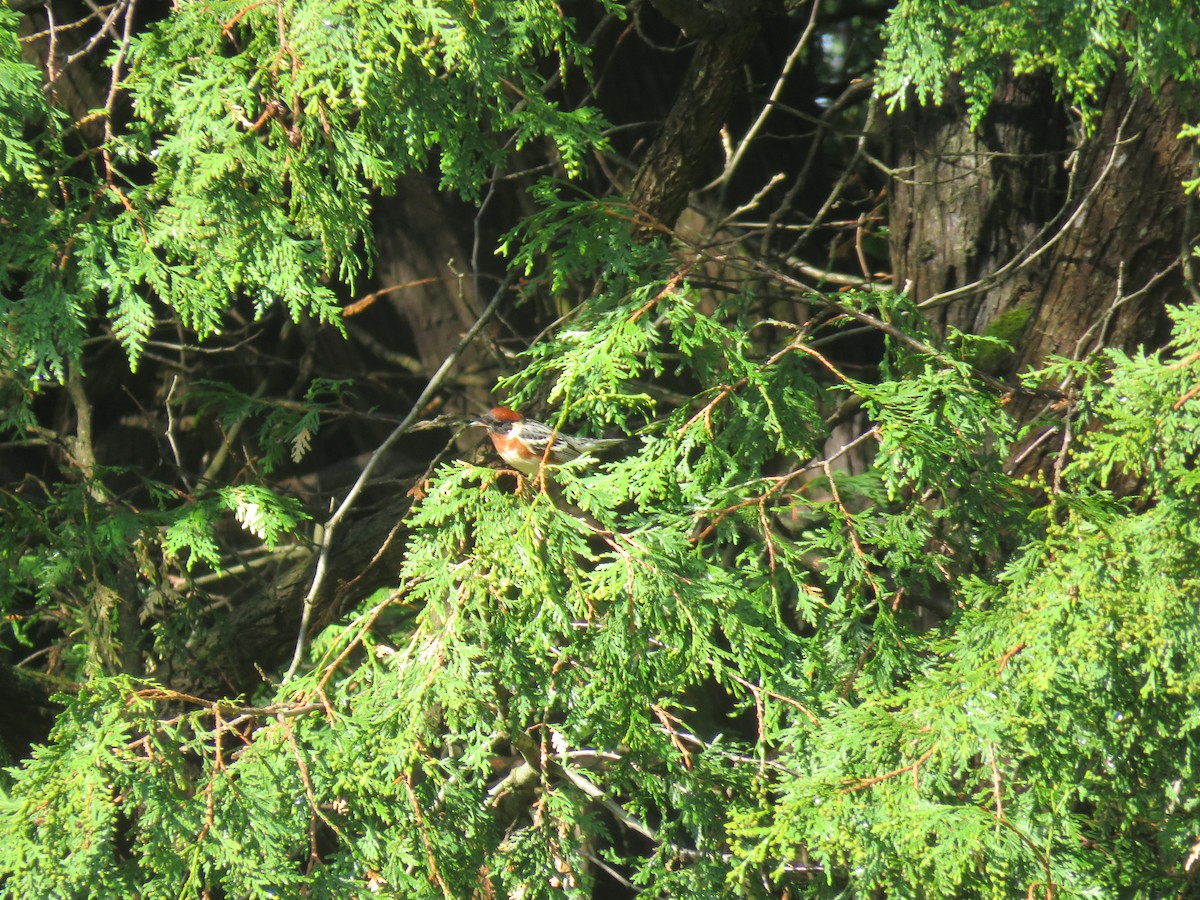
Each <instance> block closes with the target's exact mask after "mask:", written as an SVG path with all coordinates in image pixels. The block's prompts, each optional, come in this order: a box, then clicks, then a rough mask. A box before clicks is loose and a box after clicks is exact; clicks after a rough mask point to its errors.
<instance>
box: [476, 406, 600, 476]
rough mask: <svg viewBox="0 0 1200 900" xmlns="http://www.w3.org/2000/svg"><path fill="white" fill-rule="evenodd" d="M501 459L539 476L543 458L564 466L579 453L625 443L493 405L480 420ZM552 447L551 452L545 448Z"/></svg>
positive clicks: (527, 473) (550, 462)
mask: <svg viewBox="0 0 1200 900" xmlns="http://www.w3.org/2000/svg"><path fill="white" fill-rule="evenodd" d="M475 424H476V425H482V426H483V427H484V428H486V429H487V431H488V437H490V438H491V439H492V444H493V445H494V446H495V447H496V452H497V453H499V454H500V456H501V458H503V460H504V461H505V462H506V463H508V464H509V465H510V466H512V467H513V468H514V469H516V470H517V471H518V472H520V473H522V474H523V475H536V474H537V472H538V468H539V467H540V466H541V464H542V461H543V460H545V461H546V463H547V464H548V465H552V466H553V465H561V464H562V463H565V462H570V461H571V460H573V459H578V458H579V457H580V456H583V455H585V454H589V453H592V452H593V451H597V450H604V449H606V448H608V447H615V446H617V445H618V444H621V443H623V441H622V440H621V439H620V438H585V437H577V436H575V435H570V434H561V433H559V432H556V431H555V430H554V429H553V428H551V427H550V426H549V425H546V424H544V423H542V422H538V421H536V420H534V419H527V418H525V417H524V416H523V415H521V414H520V413H519V412H517V411H516V410H512V409H509V408H508V407H506V406H494V407H492V408H491V409H490V410H488V411H487V412H486V413H484V414H483V415H482V416H480V417H479V418H478V419H476V420H475ZM547 447H549V448H550V451H549V453H547V452H546V448H547Z"/></svg>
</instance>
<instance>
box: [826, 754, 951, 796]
mask: <svg viewBox="0 0 1200 900" xmlns="http://www.w3.org/2000/svg"><path fill="white" fill-rule="evenodd" d="M936 751H937V744H936V743H935V744H934V745H933V746H932V747H930V748H929V749H928V750H926V751H925V752H924V753H922V754H921V755H920V757H919V758H917V759H915V760H913V761H912V762H911V763H909V764H908V765H907V766H902V767H900V768H899V769H893V770H892V771H891V772H885V773H884V774H882V775H876V776H874V777H873V778H860V779H858V780H857V781H855V782H853V783H851V784H848V785H846V786H845V787H844V788H842V790H841V793H843V794H850V793H853V792H854V791H861V790H862V789H863V788H868V787H871V785H874V784H879V783H880V782H881V781H887V780H889V779H891V778H895V777H896V776H898V775H903V774H904V773H906V772H913V773H914V774H915V773H916V771H917V770H918V769H919V768H921V766H923V765H924V764H925V763H926V762H928V760H929V758H930V757H931V756H933V754H934V753H935V752H936Z"/></svg>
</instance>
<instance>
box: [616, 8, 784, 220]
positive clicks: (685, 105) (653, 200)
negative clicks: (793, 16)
mask: <svg viewBox="0 0 1200 900" xmlns="http://www.w3.org/2000/svg"><path fill="white" fill-rule="evenodd" d="M763 5H764V4H763V3H760V2H751V3H745V4H726V5H725V6H721V5H719V4H711V3H710V4H706V3H699V2H697V3H686V2H666V3H662V2H659V3H655V7H656V8H657V9H658V10H659V12H661V13H662V14H663V15H664V16H666V17H667V18H669V19H671V20H672V21H673V22H675V24H677V25H679V27H680V28H681V29H682V30H683V31H684V32H685V33H686V34H688V36H689V37H695V38H697V42H696V50H695V53H694V54H693V56H692V61H691V64H690V65H689V66H688V70H687V74H686V75H685V76H684V81H683V85H682V86H681V87H680V89H679V92H678V93H677V94H676V96H675V102H674V104H673V105H672V107H671V112H670V113H669V114H668V116H667V119H666V121H665V122H664V123H663V127H662V131H661V132H660V133H659V135H658V137H657V138H655V140H654V142H653V143H652V144H651V145H650V148H649V149H648V150H647V151H646V155H645V157H644V158H643V159H642V162H641V165H640V166H639V167H638V171H637V174H636V175H635V176H634V179H633V185H632V187H631V188H630V193H629V199H630V203H631V204H632V205H633V207H634V208H635V209H636V210H638V211H639V213H641V214H642V215H644V216H645V217H646V219H647V220H648V222H650V223H656V224H662V225H665V226H667V227H671V226H673V225H674V223H675V221H676V219H678V218H679V214H680V213H681V212H683V209H684V207H685V206H686V205H687V200H688V194H690V193H691V191H692V189H693V188H695V187H696V185H697V182H698V181H699V179H700V176H701V173H702V172H703V171H704V167H705V165H706V164H708V163H709V161H710V160H711V153H712V149H713V147H714V139H715V138H716V137H717V135H718V133H719V132H720V130H721V126H722V125H724V124H725V120H726V116H727V115H728V113H729V110H730V106H731V104H732V102H733V99H734V97H735V95H736V93H737V90H738V85H739V84H740V83H741V72H742V66H743V64H744V63H745V60H746V57H747V55H748V54H749V52H750V49H751V47H753V45H754V40H755V37H756V36H757V34H758V31H759V28H760V23H761V15H760V13H761V10H762V7H763Z"/></svg>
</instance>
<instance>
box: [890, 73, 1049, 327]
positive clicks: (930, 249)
mask: <svg viewBox="0 0 1200 900" xmlns="http://www.w3.org/2000/svg"><path fill="white" fill-rule="evenodd" d="M890 125H891V129H890V138H891V143H892V146H893V165H894V169H893V172H894V174H893V176H892V179H891V184H890V186H889V189H890V194H891V215H890V219H889V225H890V230H889V240H890V244H891V253H892V259H893V266H894V272H895V282H896V286H897V288H902V287H904V286H905V285H907V286H908V288H909V291H910V293H911V295H912V297H913V298H914V299H915V300H917V301H918V302H922V301H925V300H927V299H928V298H930V297H933V296H935V295H938V294H943V293H946V292H948V291H952V290H955V289H958V288H963V287H964V286H966V285H970V284H975V283H978V282H980V281H981V280H987V279H989V278H990V277H991V276H992V275H993V273H995V272H997V271H998V270H1000V269H1001V268H1002V267H1003V266H1005V265H1006V264H1007V263H1009V262H1010V261H1011V260H1012V259H1013V258H1014V257H1016V256H1017V255H1018V254H1019V253H1020V252H1021V251H1022V250H1023V249H1024V248H1027V247H1029V246H1030V245H1031V244H1032V243H1033V242H1034V241H1035V239H1036V238H1037V235H1038V233H1039V231H1040V230H1041V229H1042V227H1043V225H1044V224H1045V223H1046V222H1048V221H1050V220H1051V219H1052V218H1053V217H1054V215H1055V214H1056V212H1058V210H1059V209H1060V208H1061V206H1062V204H1063V202H1064V201H1065V199H1066V186H1067V185H1066V178H1065V177H1064V172H1063V168H1062V164H1063V162H1064V161H1065V160H1066V159H1067V154H1068V147H1067V141H1066V138H1067V133H1066V122H1065V120H1064V117H1063V115H1062V113H1061V110H1060V105H1059V104H1058V103H1057V102H1056V101H1055V98H1054V95H1053V91H1052V89H1051V85H1050V83H1049V81H1048V80H1047V79H1043V78H1032V77H1031V78H1019V79H1010V80H1008V81H1006V82H1005V83H1004V84H1002V85H1001V86H1000V88H999V89H998V90H997V94H996V98H995V101H994V104H993V106H992V107H991V109H990V111H989V112H988V115H987V117H986V118H985V119H984V121H983V122H982V123H981V124H980V126H979V127H978V128H977V129H975V130H972V129H971V128H970V126H969V122H968V117H967V109H966V103H965V102H964V101H963V99H962V98H961V97H956V98H954V99H952V100H950V101H948V102H947V103H945V104H943V105H942V106H938V107H928V108H925V107H919V106H916V105H912V106H910V107H909V108H908V110H907V111H906V112H904V113H901V114H899V115H897V116H895V117H893V119H892V121H891V123H890ZM1038 277H1040V273H1037V272H1024V271H1023V272H1019V273H1016V274H1014V275H1013V277H1010V278H1007V279H1002V280H1000V281H999V282H995V283H990V284H985V285H981V287H980V289H979V290H976V291H971V292H967V293H964V294H962V295H960V296H958V297H956V298H955V299H954V300H952V301H951V302H948V303H945V304H942V305H940V306H937V307H935V308H933V309H931V310H930V312H929V317H930V320H931V322H932V323H933V324H934V325H935V326H936V327H937V328H939V329H940V330H941V332H942V333H943V334H944V333H945V332H946V330H947V329H948V328H950V327H953V328H957V329H959V330H961V331H966V332H970V333H976V334H980V333H983V332H984V331H986V329H987V326H988V324H989V323H990V322H991V321H992V320H993V319H994V318H995V317H996V316H997V315H1000V314H1003V313H1004V312H1006V311H1007V310H1009V309H1011V308H1013V307H1014V306H1016V305H1017V304H1019V303H1021V302H1024V301H1026V299H1027V298H1028V296H1029V294H1030V292H1031V291H1034V290H1036V288H1035V286H1034V284H1033V282H1034V281H1035V280H1036V279H1037V278H1038Z"/></svg>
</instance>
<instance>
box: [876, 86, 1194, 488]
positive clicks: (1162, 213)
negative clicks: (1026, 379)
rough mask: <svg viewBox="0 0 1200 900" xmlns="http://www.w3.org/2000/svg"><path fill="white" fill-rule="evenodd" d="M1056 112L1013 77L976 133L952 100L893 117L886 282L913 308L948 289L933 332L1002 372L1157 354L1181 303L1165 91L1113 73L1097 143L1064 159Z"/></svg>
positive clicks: (1031, 461)
mask: <svg viewBox="0 0 1200 900" xmlns="http://www.w3.org/2000/svg"><path fill="white" fill-rule="evenodd" d="M1054 107H1055V103H1054V101H1053V98H1052V96H1051V94H1050V92H1049V87H1048V85H1046V84H1045V83H1040V82H1038V81H1036V80H1029V79H1015V80H1010V81H1009V82H1007V83H1006V84H1004V85H1003V86H1002V87H1001V88H1000V90H999V92H998V94H997V97H996V103H995V106H994V107H993V108H992V110H991V112H990V113H989V114H988V116H987V119H986V120H985V121H984V123H983V124H982V126H981V127H980V128H979V129H978V130H977V131H974V132H972V131H971V130H970V127H969V123H968V120H967V117H966V115H965V110H964V109H963V107H962V105H961V103H956V102H949V103H947V104H946V105H944V106H941V107H938V108H931V109H914V110H912V111H910V112H909V113H907V114H905V115H902V116H899V117H897V118H896V119H895V120H894V121H893V129H892V138H893V146H894V152H893V161H894V164H895V166H896V169H895V174H894V176H893V183H892V210H891V223H892V229H891V238H890V239H891V250H892V254H893V259H894V261H895V278H896V284H897V286H903V285H906V284H907V285H908V286H909V289H910V291H911V294H912V296H913V298H914V299H915V300H916V301H917V302H918V303H928V302H929V301H930V299H931V298H936V297H937V296H938V295H942V294H946V293H950V296H949V297H947V298H946V301H945V302H939V301H937V300H936V299H934V302H933V303H932V305H930V306H929V307H928V312H929V315H930V317H931V319H932V321H933V323H934V324H935V326H937V327H939V328H941V329H942V330H943V331H944V330H945V329H947V328H949V327H950V326H953V327H955V328H958V329H961V330H963V331H968V332H972V333H976V334H985V333H991V334H994V335H996V336H998V337H1003V338H1004V339H1006V340H1009V341H1010V342H1011V343H1013V344H1014V350H1015V352H1014V354H1013V355H1012V356H1011V357H1010V358H1009V359H1007V360H1005V361H1004V365H1003V366H1002V369H1003V371H1002V374H1010V375H1011V374H1013V373H1016V372H1020V371H1025V370H1027V369H1029V368H1037V367H1039V366H1041V365H1042V364H1043V363H1044V362H1045V361H1046V360H1047V359H1048V358H1049V357H1051V356H1054V355H1058V356H1066V357H1072V358H1080V357H1083V356H1085V355H1086V354H1088V353H1090V352H1094V351H1095V350H1098V349H1100V348H1102V347H1119V348H1121V349H1124V350H1132V349H1134V348H1135V347H1137V346H1139V345H1149V346H1156V345H1157V344H1159V343H1161V341H1162V339H1163V337H1164V332H1165V325H1166V316H1165V309H1166V307H1167V305H1169V304H1172V303H1182V302H1187V301H1189V300H1190V299H1191V295H1190V292H1189V289H1188V286H1187V283H1186V278H1185V277H1184V270H1183V266H1182V264H1181V262H1182V260H1183V258H1184V254H1185V248H1186V247H1189V246H1191V243H1190V239H1191V238H1192V235H1190V234H1188V233H1186V232H1187V225H1188V221H1189V217H1188V215H1187V209H1188V204H1189V202H1190V201H1189V200H1188V198H1187V197H1186V195H1185V194H1184V192H1183V189H1182V187H1181V186H1180V185H1181V182H1182V181H1183V180H1184V179H1185V178H1187V177H1190V176H1191V174H1192V172H1193V169H1194V162H1193V154H1192V152H1191V148H1190V146H1189V145H1187V144H1184V143H1182V142H1180V141H1178V140H1177V139H1176V136H1177V135H1178V133H1179V130H1180V127H1181V125H1182V122H1183V120H1182V118H1181V116H1180V111H1179V109H1178V105H1177V103H1176V102H1175V100H1174V95H1173V92H1172V90H1171V88H1170V86H1169V85H1168V86H1166V87H1164V89H1163V90H1162V91H1160V92H1158V93H1156V94H1152V93H1151V92H1149V91H1146V90H1136V89H1131V85H1130V84H1129V83H1128V81H1127V80H1126V79H1125V77H1124V76H1123V75H1120V74H1118V75H1116V76H1114V78H1113V80H1112V83H1111V84H1110V85H1109V87H1108V90H1107V93H1106V95H1105V98H1104V103H1103V108H1102V112H1101V115H1100V118H1099V122H1098V125H1097V128H1096V130H1095V132H1094V134H1093V135H1092V136H1090V137H1089V138H1088V139H1087V140H1086V141H1084V142H1083V144H1082V145H1081V146H1080V147H1079V148H1078V150H1077V152H1074V153H1071V154H1068V153H1067V151H1068V149H1069V144H1068V140H1067V139H1068V137H1069V130H1068V128H1067V122H1066V120H1065V118H1064V117H1063V116H1062V115H1061V114H1058V113H1056V112H1055V109H1054ZM1001 317H1006V318H1005V319H1002V318H1001ZM1001 326H1003V327H1001ZM1045 409H1046V402H1045V399H1044V398H1037V397H1028V396H1018V397H1016V398H1014V402H1013V403H1012V405H1011V410H1012V412H1013V413H1014V415H1015V416H1016V417H1017V419H1018V420H1019V421H1029V420H1030V419H1032V418H1033V417H1036V416H1037V415H1038V414H1039V413H1041V412H1043V411H1044V410H1045ZM1046 449H1050V448H1049V447H1048V446H1047V448H1046ZM1040 461H1041V459H1040V456H1039V455H1037V454H1035V455H1033V456H1031V457H1029V458H1028V460H1027V463H1026V467H1028V466H1036V465H1038V464H1040Z"/></svg>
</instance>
